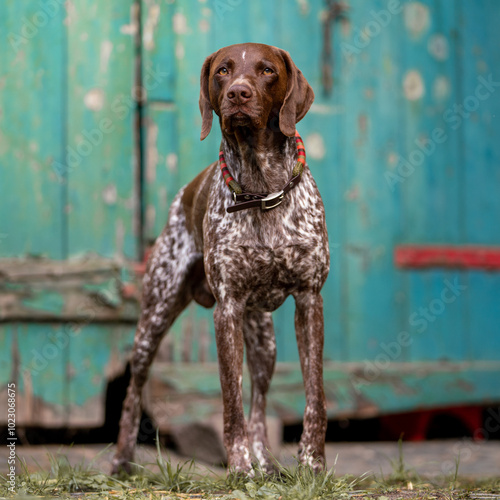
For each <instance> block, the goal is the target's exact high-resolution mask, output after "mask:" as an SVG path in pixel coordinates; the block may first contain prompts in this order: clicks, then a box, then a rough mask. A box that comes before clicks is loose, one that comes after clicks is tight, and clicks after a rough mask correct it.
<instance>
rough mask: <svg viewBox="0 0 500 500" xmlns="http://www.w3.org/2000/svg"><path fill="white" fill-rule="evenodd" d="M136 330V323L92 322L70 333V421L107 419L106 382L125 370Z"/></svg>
mask: <svg viewBox="0 0 500 500" xmlns="http://www.w3.org/2000/svg"><path fill="white" fill-rule="evenodd" d="M134 333H135V326H122V325H102V324H89V325H86V326H83V327H82V328H79V329H78V330H77V331H75V334H74V335H72V336H71V339H70V342H69V351H68V354H67V373H68V379H69V382H68V402H67V406H68V408H67V410H68V421H69V422H70V424H71V425H73V426H75V427H78V426H100V425H102V424H103V423H104V417H105V397H106V385H107V382H108V381H109V380H112V379H113V378H115V377H117V376H119V375H121V374H122V373H123V371H124V368H125V365H126V363H127V357H128V353H129V352H130V351H131V349H132V344H133V340H134Z"/></svg>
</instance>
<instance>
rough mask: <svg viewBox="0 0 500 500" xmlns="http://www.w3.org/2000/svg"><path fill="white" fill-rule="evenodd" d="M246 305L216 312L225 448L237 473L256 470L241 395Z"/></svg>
mask: <svg viewBox="0 0 500 500" xmlns="http://www.w3.org/2000/svg"><path fill="white" fill-rule="evenodd" d="M243 314H244V305H243V304H236V303H235V302H234V301H229V300H228V301H223V302H222V303H219V302H218V303H217V307H216V308H215V312H214V323H215V339H216V342H217V356H218V360H219V375H220V382H221V389H222V401H223V405H224V445H225V447H226V451H227V458H228V466H229V468H231V469H232V470H234V471H236V472H244V473H247V472H250V470H251V467H252V462H251V457H250V449H249V444H248V434H247V429H246V424H245V416H244V413H243V401H242V394H241V390H242V388H241V383H242V371H243Z"/></svg>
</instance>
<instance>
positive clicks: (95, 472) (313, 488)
mask: <svg viewBox="0 0 500 500" xmlns="http://www.w3.org/2000/svg"><path fill="white" fill-rule="evenodd" d="M157 442H158V440H157ZM105 451H106V450H104V451H103V452H101V453H104V452H105ZM49 458H50V470H48V471H45V472H36V473H30V472H29V470H28V467H27V464H26V462H25V461H24V460H21V461H20V462H21V468H22V473H21V474H20V475H19V476H18V477H17V485H16V486H17V487H16V493H17V497H18V498H21V497H28V496H29V497H33V496H36V497H57V498H85V499H86V500H87V499H89V500H90V499H94V498H95V499H106V500H110V499H119V500H120V499H123V500H138V499H139V498H148V499H150V500H156V499H162V500H163V499H167V498H168V499H176V500H182V499H184V500H185V499H198V498H203V499H209V500H210V499H218V500H232V499H237V500H326V499H349V498H352V499H353V500H399V499H405V500H413V499H415V500H416V499H419V500H420V499H425V500H445V499H446V500H448V499H449V500H451V499H457V500H469V499H477V500H490V499H492V498H500V479H494V480H490V481H482V482H480V481H475V482H474V483H472V482H466V481H464V480H462V479H461V478H460V477H459V475H458V470H459V462H460V460H459V458H457V462H456V468H455V471H454V473H453V474H452V475H451V477H450V476H448V477H447V478H445V479H443V481H442V482H441V484H440V485H438V484H437V483H436V482H435V481H433V482H429V481H428V480H427V481H426V480H425V478H420V477H418V476H417V475H416V474H415V473H414V472H413V471H411V470H409V469H408V468H407V466H406V465H405V462H404V456H403V448H402V442H400V449H399V455H398V458H397V459H396V460H394V461H393V462H392V465H393V472H392V473H391V474H390V475H389V476H388V477H385V478H384V477H373V476H368V475H366V476H361V477H353V476H343V477H336V476H335V465H334V467H333V468H332V469H330V470H328V471H324V472H321V473H319V474H315V473H314V472H313V471H312V469H311V468H310V467H307V466H304V465H301V464H297V465H296V466H294V467H290V468H285V467H283V466H281V465H279V464H278V463H277V462H276V468H277V473H276V474H275V475H273V476H269V475H266V474H264V473H263V472H262V471H261V470H259V469H258V468H256V469H255V470H254V476H253V477H247V476H243V475H241V474H236V473H231V472H230V473H229V474H227V475H225V474H224V475H223V476H221V475H219V476H217V475H216V474H213V473H210V471H207V472H203V473H200V472H199V469H197V468H196V467H195V463H194V461H192V460H191V461H186V462H185V463H183V464H180V465H175V466H174V465H172V463H171V461H170V460H169V459H168V458H167V459H166V458H164V453H163V452H162V450H161V449H160V446H159V445H157V457H156V460H155V461H154V462H153V463H152V464H146V465H144V466H142V465H136V467H135V471H136V473H135V475H133V476H129V477H122V478H120V479H117V478H115V477H112V476H109V475H107V474H104V473H103V472H102V471H100V470H99V467H98V466H97V464H96V463H95V461H96V460H97V459H98V458H99V456H98V457H96V458H95V459H94V460H93V461H92V462H90V463H89V464H84V463H81V464H78V465H75V466H72V465H71V464H70V463H69V461H68V459H67V458H66V457H65V456H53V455H49ZM151 465H154V466H155V467H150V466H151ZM152 469H154V471H153V470H152ZM11 496H12V494H11V493H10V492H9V491H8V485H7V478H5V477H0V497H11Z"/></svg>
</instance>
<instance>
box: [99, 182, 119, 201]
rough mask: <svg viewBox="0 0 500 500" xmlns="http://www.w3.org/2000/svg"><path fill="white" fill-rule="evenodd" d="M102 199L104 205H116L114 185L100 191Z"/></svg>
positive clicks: (116, 198) (116, 195)
mask: <svg viewBox="0 0 500 500" xmlns="http://www.w3.org/2000/svg"><path fill="white" fill-rule="evenodd" d="M102 199H103V201H104V203H106V205H116V201H117V200H118V192H117V189H116V186H115V185H114V184H109V185H108V186H106V187H105V188H104V189H103V190H102Z"/></svg>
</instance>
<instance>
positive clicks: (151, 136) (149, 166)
mask: <svg viewBox="0 0 500 500" xmlns="http://www.w3.org/2000/svg"><path fill="white" fill-rule="evenodd" d="M156 165H158V125H157V124H156V123H154V122H152V123H150V125H149V127H148V138H147V142H146V181H147V182H149V183H153V182H155V180H156Z"/></svg>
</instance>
